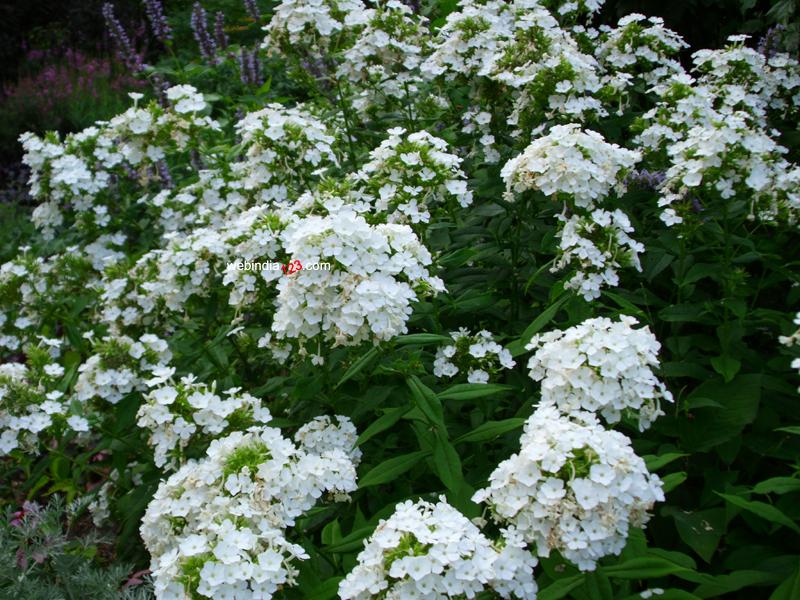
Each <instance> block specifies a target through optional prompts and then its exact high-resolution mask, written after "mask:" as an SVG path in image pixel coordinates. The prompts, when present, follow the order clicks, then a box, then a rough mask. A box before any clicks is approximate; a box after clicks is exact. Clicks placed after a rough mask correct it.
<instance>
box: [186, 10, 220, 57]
mask: <svg viewBox="0 0 800 600" xmlns="http://www.w3.org/2000/svg"><path fill="white" fill-rule="evenodd" d="M192 31H193V32H194V39H195V40H196V41H197V45H198V46H199V47H200V54H201V55H202V56H203V58H204V59H205V60H207V61H209V62H211V63H212V64H216V63H217V59H216V54H217V45H216V44H215V43H214V39H213V38H212V37H211V35H210V34H209V32H208V24H207V17H206V11H205V9H204V8H203V6H202V5H201V4H200V3H199V2H195V3H194V7H193V8H192Z"/></svg>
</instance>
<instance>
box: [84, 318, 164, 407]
mask: <svg viewBox="0 0 800 600" xmlns="http://www.w3.org/2000/svg"><path fill="white" fill-rule="evenodd" d="M171 359H172V353H171V352H170V350H169V346H168V345H167V342H166V341H164V340H162V339H161V338H159V337H158V336H156V335H153V334H149V333H146V334H144V335H142V336H141V337H140V338H139V339H138V340H134V339H132V338H130V337H128V336H126V335H120V336H113V335H110V336H106V337H104V338H103V339H102V340H100V341H98V342H97V343H95V345H94V354H93V355H92V356H90V357H89V358H88V359H87V360H86V362H84V363H83V364H81V366H80V367H78V380H77V381H76V382H75V389H74V392H75V397H76V398H77V399H78V400H79V401H81V402H85V401H87V400H92V399H94V398H100V399H102V400H105V401H106V402H110V403H111V404H116V403H117V402H119V401H120V400H122V398H124V397H125V395H126V394H129V393H131V392H133V391H144V390H146V389H147V385H146V383H145V381H146V378H147V377H148V375H149V374H150V373H151V372H152V371H154V370H155V369H157V368H159V367H162V368H163V367H164V366H165V365H166V363H168V362H169V361H170V360H171Z"/></svg>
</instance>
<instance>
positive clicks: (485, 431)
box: [453, 417, 525, 444]
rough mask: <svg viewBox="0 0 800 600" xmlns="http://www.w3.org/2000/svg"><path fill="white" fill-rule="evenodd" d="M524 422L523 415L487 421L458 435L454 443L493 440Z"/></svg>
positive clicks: (517, 427)
mask: <svg viewBox="0 0 800 600" xmlns="http://www.w3.org/2000/svg"><path fill="white" fill-rule="evenodd" d="M524 424H525V419H523V418H521V417H514V418H511V419H505V420H503V421H487V422H486V423H482V424H480V425H478V426H477V427H476V428H475V429H473V430H472V431H470V432H469V433H465V434H464V435H460V436H458V437H457V438H456V439H455V440H453V443H454V444H461V443H463V442H485V441H487V440H493V439H494V438H496V437H497V436H499V435H503V434H504V433H508V432H509V431H513V430H515V429H519V428H520V427H522V426H523V425H524Z"/></svg>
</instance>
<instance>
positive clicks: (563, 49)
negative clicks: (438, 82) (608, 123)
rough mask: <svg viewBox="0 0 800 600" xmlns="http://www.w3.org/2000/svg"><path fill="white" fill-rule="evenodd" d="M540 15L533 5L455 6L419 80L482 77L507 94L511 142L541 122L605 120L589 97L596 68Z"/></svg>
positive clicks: (542, 9) (566, 6) (522, 0)
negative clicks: (598, 117)
mask: <svg viewBox="0 0 800 600" xmlns="http://www.w3.org/2000/svg"><path fill="white" fill-rule="evenodd" d="M588 4H591V5H592V6H593V7H594V6H595V5H596V6H598V7H599V3H594V2H591V3H586V4H584V3H583V2H580V3H579V2H566V3H563V4H561V5H560V6H553V7H552V8H553V9H555V10H557V11H558V10H565V11H566V12H562V13H560V14H561V15H562V16H565V15H566V16H568V15H569V14H570V13H571V12H572V11H574V10H577V9H579V6H580V5H583V6H584V7H587V6H588ZM548 8H550V7H549V6H547V7H546V6H543V3H540V2H539V1H537V0H515V1H514V2H493V1H490V2H485V3H484V2H473V1H469V2H463V3H462V4H461V5H460V10H459V11H457V12H453V13H450V14H449V15H448V17H447V21H446V23H445V25H444V26H443V27H442V28H441V29H440V31H439V33H438V36H437V40H436V42H437V43H436V45H435V46H434V48H433V51H432V53H431V55H430V57H429V58H428V59H427V60H426V61H425V63H423V65H422V71H423V73H424V74H425V75H427V76H428V77H430V78H435V77H439V76H441V77H443V78H444V79H445V80H452V79H454V78H456V77H463V78H466V79H467V80H468V81H469V80H471V79H474V78H475V77H476V76H477V77H488V78H490V79H493V80H494V81H496V82H498V83H501V84H503V85H506V86H508V87H509V88H511V90H512V91H514V93H512V94H509V98H510V99H511V100H512V102H513V104H514V110H513V111H512V113H511V114H510V115H509V118H508V122H509V123H511V124H515V125H519V128H520V129H519V130H517V131H516V132H515V133H516V134H517V135H519V134H522V133H525V134H527V129H528V127H529V126H530V127H533V126H535V125H538V124H539V123H540V122H541V121H542V120H543V119H545V118H547V119H556V120H561V119H568V120H583V119H585V118H587V117H589V116H591V115H604V114H606V112H607V111H606V110H605V109H604V108H603V105H602V102H601V101H600V100H598V99H597V98H595V97H594V95H596V94H597V93H598V92H599V91H600V89H601V87H602V82H601V78H600V65H599V64H598V63H597V61H596V60H595V58H594V57H592V56H589V55H587V54H584V53H583V52H581V50H580V48H579V46H578V44H577V42H576V41H575V39H574V38H573V37H572V36H571V34H570V33H569V32H568V31H567V30H565V29H562V28H561V26H560V25H559V22H558V20H557V19H556V18H555V17H554V16H553V13H551V12H550V10H548Z"/></svg>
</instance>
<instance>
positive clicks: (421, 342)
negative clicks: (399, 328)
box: [392, 333, 453, 346]
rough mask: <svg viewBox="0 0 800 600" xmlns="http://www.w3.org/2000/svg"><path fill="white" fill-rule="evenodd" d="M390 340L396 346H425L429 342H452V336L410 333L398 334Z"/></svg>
mask: <svg viewBox="0 0 800 600" xmlns="http://www.w3.org/2000/svg"><path fill="white" fill-rule="evenodd" d="M392 341H393V342H394V343H395V344H397V345H398V346H411V345H416V346H427V345H429V344H443V343H445V342H452V341H453V338H451V337H450V336H447V335H437V334H435V333H412V334H410V335H398V336H397V337H395V338H393V339H392Z"/></svg>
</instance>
